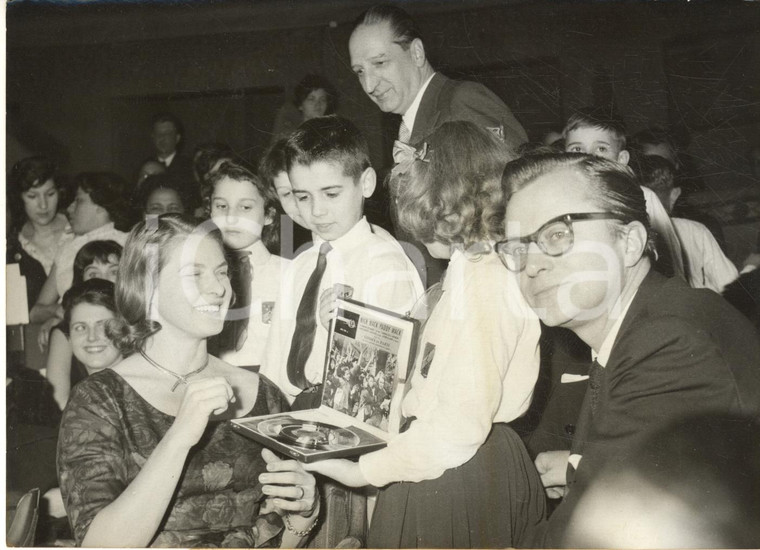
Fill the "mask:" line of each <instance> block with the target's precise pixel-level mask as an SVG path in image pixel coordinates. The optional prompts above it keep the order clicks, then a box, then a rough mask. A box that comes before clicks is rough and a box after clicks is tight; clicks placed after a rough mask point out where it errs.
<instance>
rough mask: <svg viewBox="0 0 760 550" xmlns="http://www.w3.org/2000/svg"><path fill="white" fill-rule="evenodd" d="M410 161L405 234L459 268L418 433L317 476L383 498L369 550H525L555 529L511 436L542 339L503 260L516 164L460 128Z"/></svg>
mask: <svg viewBox="0 0 760 550" xmlns="http://www.w3.org/2000/svg"><path fill="white" fill-rule="evenodd" d="M408 157H409V158H407V159H403V160H402V161H401V162H400V163H399V164H398V165H397V166H396V168H394V171H393V174H392V176H391V188H392V190H393V191H394V193H395V194H396V196H397V200H396V202H395V204H396V209H397V213H398V220H399V222H400V223H401V224H402V226H403V227H404V229H405V230H407V231H409V232H410V233H411V234H412V236H413V237H414V238H415V239H416V240H419V241H420V242H422V243H425V246H426V247H427V249H428V251H429V252H430V254H431V255H432V256H433V257H435V258H441V259H446V260H448V261H449V263H448V269H447V271H446V274H445V275H444V278H443V281H442V283H440V285H441V290H440V299H439V300H438V302H437V304H435V305H433V308H432V312H431V314H430V316H429V317H428V319H427V321H426V323H425V325H424V329H423V332H422V335H421V338H420V345H419V347H418V351H417V360H416V362H415V364H414V367H413V371H412V374H411V389H410V390H409V393H408V394H407V395H406V396H405V398H404V401H403V404H402V412H403V414H404V416H405V417H406V418H408V419H412V420H411V423H410V425H409V428H408V429H407V430H406V431H405V432H403V433H401V434H399V435H397V436H396V437H395V438H394V439H393V440H392V441H391V442H390V443H389V444H388V446H387V447H386V448H384V449H382V450H379V451H375V452H372V453H369V454H366V455H364V456H362V457H361V458H360V459H359V462H353V461H350V460H343V459H333V460H325V461H321V462H317V463H314V464H312V465H307V466H306V468H307V469H309V470H312V471H316V472H319V473H321V474H324V475H327V476H329V477H332V478H334V479H335V480H337V481H339V482H341V483H343V484H345V485H348V486H354V487H358V486H364V485H368V484H370V485H373V486H375V487H382V488H383V489H381V491H380V496H379V497H378V501H377V507H376V509H375V513H374V515H373V517H372V522H371V524H370V533H369V541H368V544H367V547H368V548H407V547H429V548H470V547H482V548H490V547H514V546H515V545H517V544H518V543H519V542H520V541H521V540H522V539H523V538H524V537H525V536H526V535H528V534H529V532H530V531H531V529H532V528H533V527H534V526H535V525H536V524H537V523H538V522H539V521H540V520H541V519H542V518H543V517H544V515H545V500H544V495H543V488H542V486H541V481H540V479H539V476H538V473H537V472H536V470H535V468H534V466H533V464H532V462H531V459H530V457H529V456H528V453H527V451H526V450H525V447H524V446H523V444H522V441H521V440H520V438H519V436H518V435H517V434H516V433H515V432H514V431H513V430H512V429H511V428H510V427H509V426H508V425H507V423H508V422H511V421H513V420H515V419H516V418H518V417H520V416H521V415H522V414H523V413H524V412H525V411H526V410H527V409H528V406H529V404H530V401H531V397H532V395H533V387H534V385H535V382H536V379H537V377H538V369H539V355H538V340H539V336H540V325H539V322H538V318H537V317H536V316H535V315H534V314H533V312H532V311H531V309H530V308H529V307H528V304H527V303H526V302H525V300H524V299H523V297H522V294H521V293H520V289H519V287H518V285H517V281H516V278H515V277H514V275H513V274H511V273H509V272H508V271H507V270H506V269H505V268H504V266H502V265H501V262H500V260H499V257H498V256H497V255H496V254H495V253H494V249H493V246H494V241H495V240H497V239H498V238H499V237H500V236H501V235H502V234H503V223H502V221H503V212H504V201H503V193H502V190H501V173H502V171H503V169H504V166H505V165H506V163H507V161H508V160H511V155H510V153H509V152H508V150H507V148H506V146H505V145H504V144H503V143H502V142H501V141H499V140H498V139H497V138H496V137H494V136H493V135H491V134H490V133H488V132H487V131H485V130H482V129H480V128H479V127H477V126H476V125H475V124H472V123H470V122H447V123H445V124H443V125H442V126H441V127H440V128H439V129H438V130H436V131H435V132H433V134H431V135H430V136H429V138H428V139H427V140H426V142H425V143H424V144H423V145H422V146H421V148H418V149H417V150H416V151H414V152H410V153H409V154H408ZM429 292H430V291H429ZM409 482H411V483H409Z"/></svg>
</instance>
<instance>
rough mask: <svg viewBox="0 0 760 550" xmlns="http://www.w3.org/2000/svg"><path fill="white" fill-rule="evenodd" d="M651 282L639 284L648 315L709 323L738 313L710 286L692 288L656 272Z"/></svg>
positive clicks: (676, 279) (726, 318) (727, 318)
mask: <svg viewBox="0 0 760 550" xmlns="http://www.w3.org/2000/svg"><path fill="white" fill-rule="evenodd" d="M653 283H654V284H650V285H646V286H644V285H642V286H641V287H640V288H639V293H641V294H642V300H644V301H645V305H646V308H645V313H646V315H647V316H648V317H650V318H656V317H670V318H672V317H679V318H683V319H685V320H687V321H689V322H691V323H702V322H709V323H711V324H712V322H723V321H722V320H721V318H723V319H725V320H726V321H728V320H730V319H732V318H733V317H734V316H737V317H738V312H735V311H734V310H733V308H731V307H730V306H729V305H728V303H726V301H725V300H724V299H723V298H722V297H721V296H720V295H719V294H717V293H716V292H714V291H712V290H708V289H704V288H692V287H690V286H689V285H688V284H687V283H686V282H685V281H683V280H681V279H680V278H678V277H662V276H658V277H657V280H655V281H653Z"/></svg>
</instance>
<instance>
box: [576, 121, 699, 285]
mask: <svg viewBox="0 0 760 550" xmlns="http://www.w3.org/2000/svg"><path fill="white" fill-rule="evenodd" d="M562 137H563V138H564V142H565V152H566V153H584V154H587V155H594V156H596V157H602V158H606V159H609V160H614V161H615V162H619V163H620V164H626V165H627V164H628V161H629V160H630V158H631V155H630V153H629V152H628V150H627V149H626V137H625V124H624V123H623V121H622V120H621V119H620V118H619V117H617V116H616V115H614V114H612V113H611V112H610V109H605V108H600V107H586V108H584V109H580V110H579V111H577V112H576V113H575V114H573V115H572V116H570V118H569V119H568V121H567V124H565V128H564V130H563V131H562ZM642 190H643V191H644V198H645V199H646V202H647V214H649V221H650V223H651V224H652V228H653V229H654V230H655V231H656V233H657V251H658V253H659V258H658V261H657V262H656V264H655V267H656V268H657V269H658V270H659V271H662V272H663V273H664V274H665V275H667V276H672V275H676V276H678V277H681V278H682V279H684V280H686V279H687V274H686V269H685V267H684V265H683V264H684V262H683V252H682V250H681V243H680V241H679V240H678V236H677V235H676V230H675V228H674V227H673V222H672V221H671V220H670V216H669V215H668V212H667V211H666V210H665V207H664V206H663V205H662V203H661V202H660V199H658V198H657V195H656V194H655V193H654V191H652V190H651V189H648V188H647V187H643V186H642Z"/></svg>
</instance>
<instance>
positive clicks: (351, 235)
mask: <svg viewBox="0 0 760 550" xmlns="http://www.w3.org/2000/svg"><path fill="white" fill-rule="evenodd" d="M371 233H373V231H372V228H371V227H370V225H369V222H368V221H367V218H366V216H362V218H361V219H360V220H359V221H358V222H356V224H354V226H353V227H352V228H351V229H350V230H349V231H348V232H347V233H346V234H345V235H343V236H342V237H338V238H337V239H335V240H334V241H329V242H330V244H331V245H332V247H333V250H339V251H340V252H347V251H349V250H352V249H354V248H357V247H359V246H362V245H365V244H366V243H367V236H368V235H370V234H371ZM311 236H312V239H313V240H314V248H315V249H317V250H319V247H320V246H322V243H323V242H325V240H324V239H323V238H322V237H320V236H319V235H317V234H316V233H313V232H312V234H311Z"/></svg>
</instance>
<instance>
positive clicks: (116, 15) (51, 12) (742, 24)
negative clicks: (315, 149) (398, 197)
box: [7, 0, 760, 260]
mask: <svg viewBox="0 0 760 550" xmlns="http://www.w3.org/2000/svg"><path fill="white" fill-rule="evenodd" d="M370 4H371V2H367V1H348V0H334V1H308V0H297V1H296V0H293V1H288V0H277V1H274V0H264V1H258V2H255V3H251V2H238V1H234V2H218V1H217V2H213V3H209V2H191V3H172V4H167V3H152V4H135V3H122V4H119V3H116V4H100V3H96V4H88V5H75V4H73V3H59V4H40V3H30V2H23V1H22V2H16V3H12V4H10V5H9V6H8V9H7V27H8V34H7V100H8V119H7V122H8V140H7V162H8V165H11V164H12V163H13V162H15V160H18V158H20V157H21V156H23V155H24V154H26V153H27V152H37V151H40V152H46V153H48V154H53V155H54V156H56V157H57V158H58V159H59V161H60V162H61V164H62V166H63V167H64V169H65V170H67V171H69V172H71V173H74V172H77V171H81V170H91V169H112V170H115V171H117V172H119V173H121V174H122V175H124V176H125V177H127V178H129V179H133V177H134V174H135V172H136V171H137V169H138V167H139V164H140V162H141V160H142V159H143V158H144V157H146V156H147V155H148V154H149V153H150V151H151V146H150V140H149V131H150V128H149V121H150V117H151V115H152V114H153V113H155V112H156V111H158V110H164V109H169V110H171V111H173V112H175V113H176V114H177V115H179V116H180V117H181V118H182V119H183V121H184V123H185V126H186V135H185V148H186V150H187V151H188V152H189V151H191V150H192V147H193V146H195V145H196V144H197V143H199V142H201V141H206V140H220V141H226V142H228V143H229V144H230V145H232V146H233V148H234V149H235V150H236V151H237V152H238V153H239V154H240V155H242V156H243V157H245V158H247V159H249V160H252V161H253V160H255V159H256V158H257V157H258V155H259V154H260V153H261V151H262V150H263V148H264V147H266V145H267V144H268V143H269V141H270V139H271V130H272V123H273V121H274V117H275V113H276V110H277V109H278V108H280V106H281V105H283V104H286V103H287V102H288V101H289V99H290V96H291V94H292V89H293V86H294V85H295V83H296V82H297V81H298V80H299V79H300V78H301V77H302V76H303V75H304V74H305V73H307V72H311V71H316V72H320V73H322V74H323V75H325V76H327V77H328V78H329V79H330V80H331V81H332V82H333V83H334V84H335V85H336V87H337V88H338V89H339V91H340V93H341V98H340V109H339V111H340V113H341V114H343V115H345V116H347V117H349V118H351V119H352V120H354V122H356V124H357V125H358V126H359V127H360V128H362V130H364V131H365V132H366V133H367V135H368V137H369V139H370V144H371V148H372V155H373V160H374V162H375V163H376V164H377V165H383V164H385V163H387V162H388V160H389V159H388V156H389V150H390V142H391V140H392V138H393V135H394V133H395V128H396V126H397V124H398V122H397V120H394V119H393V117H392V116H387V115H382V114H381V113H380V112H379V111H378V110H377V108H376V107H375V106H374V104H372V102H371V101H370V100H369V99H368V98H367V97H366V96H365V95H364V93H363V92H362V91H361V89H360V87H359V85H358V82H357V81H356V78H355V77H354V76H353V74H352V73H351V71H350V67H349V62H348V52H347V41H348V36H349V33H350V26H351V25H350V22H351V21H352V20H353V18H354V17H355V16H357V15H358V14H359V13H361V11H363V9H365V8H366V7H367V6H369V5H370ZM403 5H404V6H405V7H406V9H408V10H409V11H410V12H411V13H413V14H414V15H415V16H417V18H418V19H419V21H420V26H421V30H422V32H423V35H425V37H426V40H425V44H426V47H427V50H428V54H429V56H430V57H431V58H432V59H433V61H434V64H435V65H436V67H437V68H438V69H440V70H442V71H443V72H445V73H448V74H451V75H455V76H467V77H469V78H475V79H479V80H481V81H483V82H484V83H486V84H487V85H488V86H489V87H491V88H492V89H494V91H496V92H497V93H498V94H499V95H501V96H502V97H503V98H504V99H505V101H506V102H507V103H508V104H509V105H510V106H511V107H512V108H513V110H514V111H515V113H516V114H517V116H518V118H519V119H520V120H521V121H522V122H523V124H524V125H525V126H526V129H527V130H528V133H529V134H530V136H531V138H534V139H539V138H540V137H541V136H542V135H543V134H544V133H545V132H546V131H547V130H548V129H550V128H552V127H561V125H562V123H563V121H564V119H565V118H566V117H567V115H568V114H569V113H570V112H571V111H572V109H574V108H577V107H581V106H584V105H588V104H591V103H598V102H602V101H604V102H608V101H612V102H614V103H615V104H616V105H617V107H618V110H619V111H620V113H621V114H622V115H623V116H624V117H625V119H626V122H627V124H628V127H629V130H630V131H631V132H635V131H637V130H639V129H642V128H644V127H646V126H649V125H651V124H660V125H663V126H666V127H670V128H672V129H674V130H675V131H676V132H677V133H678V135H679V137H680V139H681V141H682V143H683V146H684V150H685V152H686V153H687V158H688V160H689V162H690V163H691V164H692V166H693V167H694V169H693V173H694V174H695V175H696V176H697V177H696V178H695V181H698V182H700V183H701V184H702V185H703V190H702V191H699V192H697V193H695V194H693V195H692V196H691V197H690V200H691V201H692V202H693V203H694V204H696V205H697V206H698V207H700V208H703V209H709V210H711V211H712V213H713V214H714V215H716V216H718V217H719V218H720V220H721V222H723V223H724V225H725V231H726V235H727V238H728V241H729V250H728V251H729V254H730V256H731V257H732V258H733V259H735V260H740V259H741V258H743V256H745V255H746V253H747V252H749V251H750V250H751V248H752V246H753V244H754V243H755V242H756V235H757V230H758V220H760V192H758V180H757V179H756V177H757V175H755V176H753V173H752V165H751V162H750V150H751V149H752V147H758V146H760V71H758V69H757V67H760V34H759V31H758V29H760V3H757V2H732V1H723V2H709V3H705V2H701V3H700V2H610V1H606V2H572V3H571V2H520V1H511V2H509V1H507V2H505V1H500V2H496V1H493V0H482V1H459V2H430V1H413V2H405V3H404V4H403Z"/></svg>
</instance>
